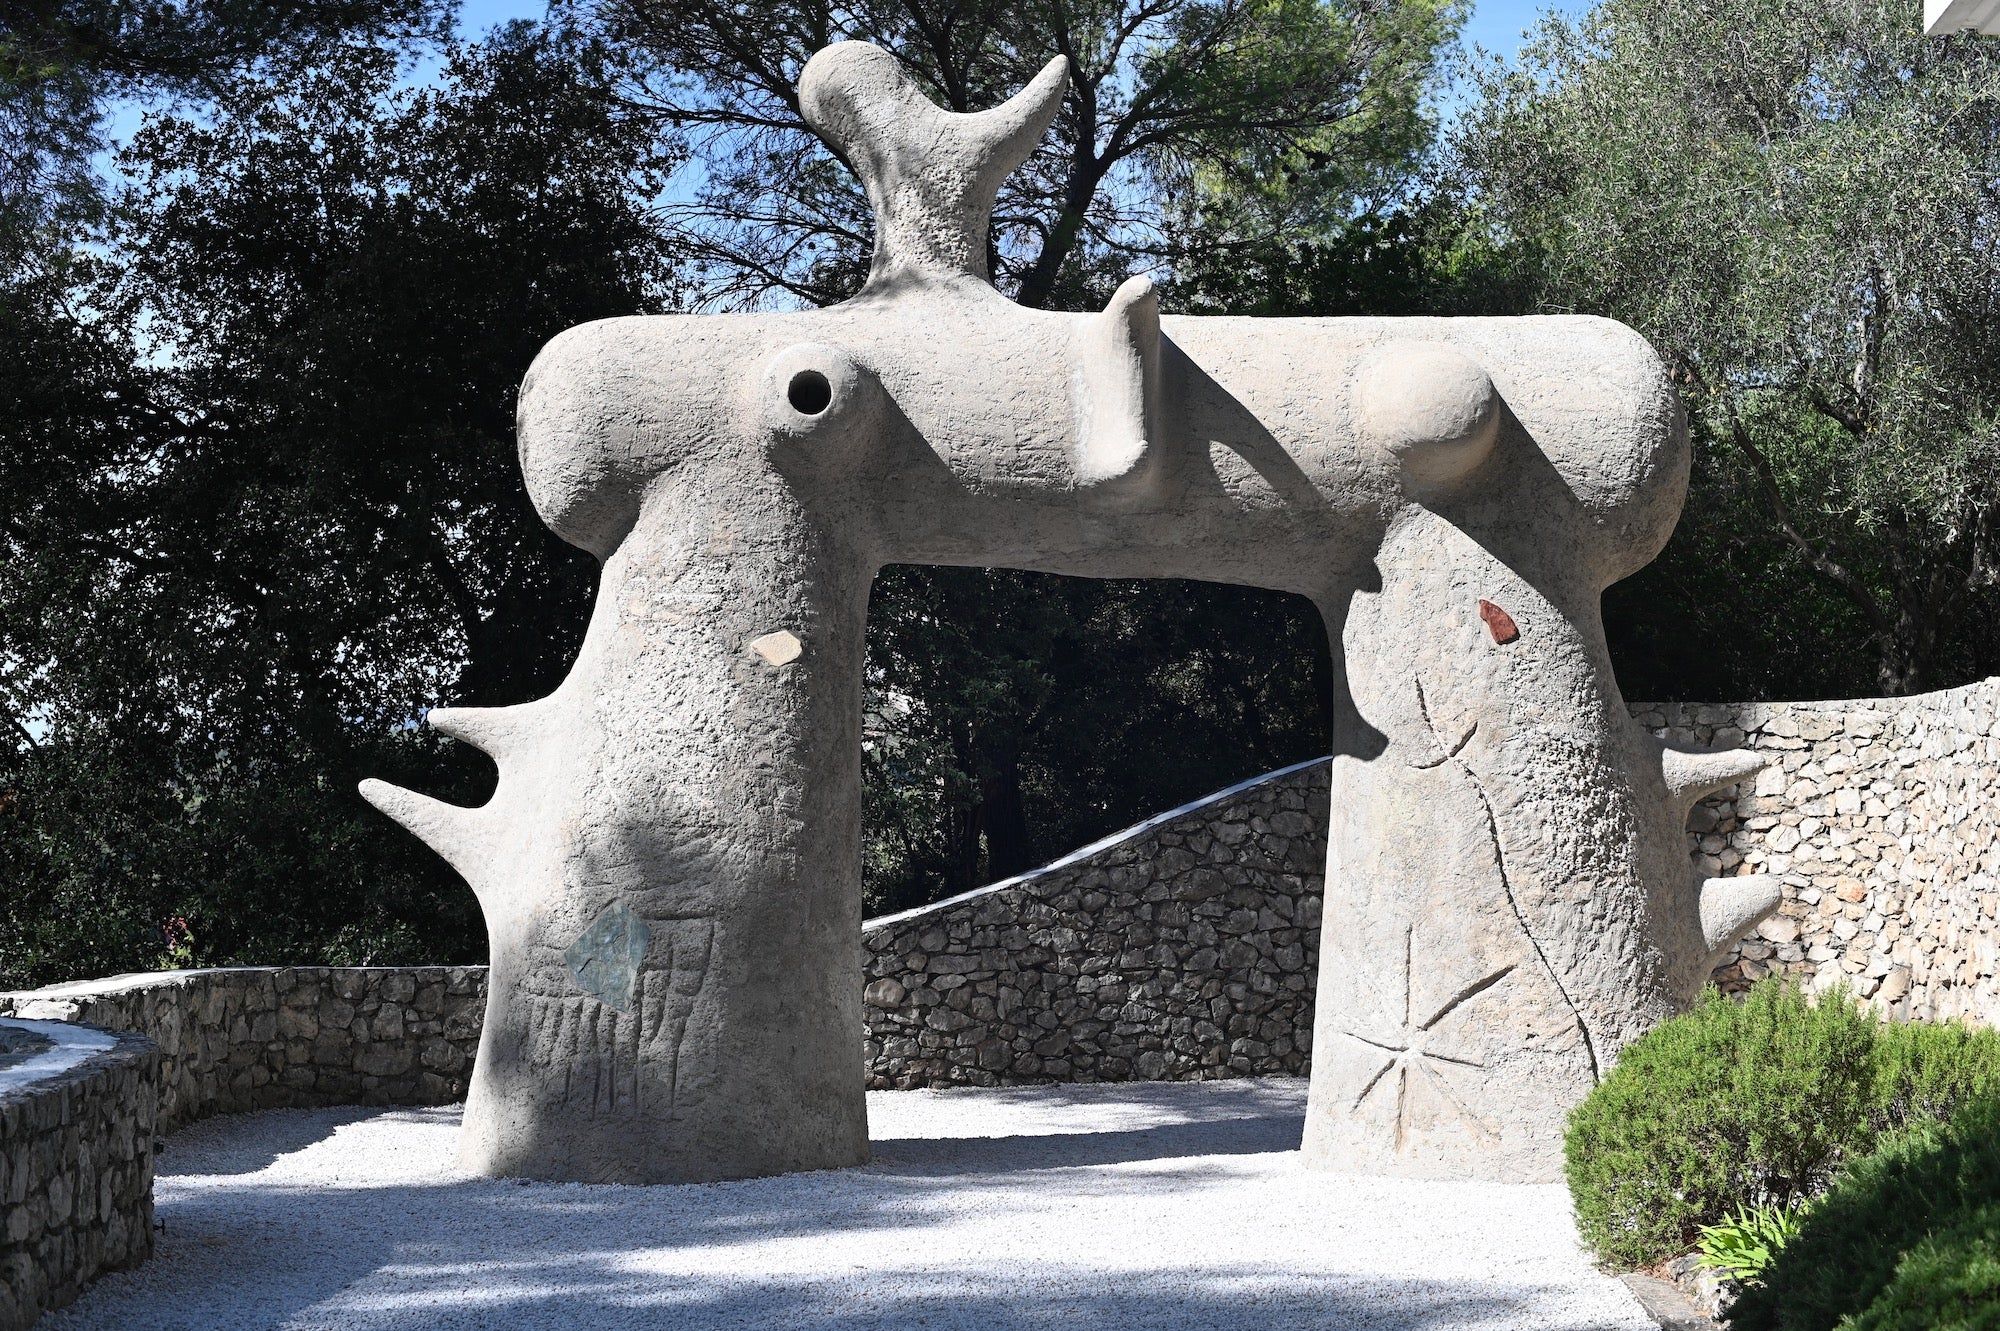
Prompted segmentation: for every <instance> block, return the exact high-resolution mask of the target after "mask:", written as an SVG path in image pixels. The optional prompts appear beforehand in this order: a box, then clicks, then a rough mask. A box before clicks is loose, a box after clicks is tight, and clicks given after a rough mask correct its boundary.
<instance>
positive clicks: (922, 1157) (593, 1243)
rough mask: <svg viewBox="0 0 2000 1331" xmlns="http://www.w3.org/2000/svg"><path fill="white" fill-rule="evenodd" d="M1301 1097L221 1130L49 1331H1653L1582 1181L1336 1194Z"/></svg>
mask: <svg viewBox="0 0 2000 1331" xmlns="http://www.w3.org/2000/svg"><path fill="white" fill-rule="evenodd" d="M1304 1102H1305V1084H1304V1083H1303V1082H1301V1081H1295V1080H1291V1079H1281V1078H1272V1079H1262V1080H1254V1081H1230V1082H1204V1083H1191V1084H1189V1083H1183V1084H1140V1085H1119V1086H1077V1087H1034V1088H1026V1089H1015V1090H1000V1091H952V1092H945V1093H929V1092H905V1093H900V1094H897V1093H888V1094H877V1095H870V1096H869V1097H868V1111H869V1115H870V1123H871V1126H872V1127H873V1130H874V1138H875V1162H874V1163H873V1164H872V1165H869V1166H868V1167H867V1168H864V1169H854V1170H844V1171H838V1172H831V1173H822V1174H797V1175H792V1176H790V1177H787V1178H776V1179H760V1180H755V1181H752V1182H747V1183H731V1184H712V1185H691V1186H686V1187H665V1188H621V1187H588V1186H576V1185H553V1184H521V1183H505V1182H492V1181H488V1180H483V1179H468V1178H466V1177H465V1176H464V1175H462V1174H461V1173H460V1172H459V1171H458V1170H457V1168H456V1165H455V1164H454V1161H453V1153H452V1148H453V1134H454V1132H455V1131H456V1129H457V1126H458V1111H457V1110H456V1109H425V1110H411V1109H396V1110H381V1109H335V1110H310V1111H309V1110H289V1111H278V1112H272V1113H263V1114H249V1115H243V1116H240V1117H233V1118H220V1119H212V1120H210V1121H209V1122H206V1123H203V1124H199V1125H197V1126H195V1127H193V1128H190V1129H188V1130H186V1131H184V1132H181V1133H178V1134H176V1135H175V1136H174V1137H173V1138H172V1139H171V1140H170V1141H169V1142H168V1144H167V1149H166V1151H165V1152H164V1153H163V1154H162V1155H161V1157H160V1176H159V1184H158V1198H159V1214H160V1217H161V1218H162V1219H164V1220H165V1221H166V1223H167V1229H166V1233H165V1234H164V1235H162V1236H161V1239H160V1244H159V1252H158V1255H157V1256H156V1257H155V1258H154V1259H153V1261H151V1262H150V1263H148V1264H147V1265H146V1266H144V1267H142V1268H140V1269H139V1270H137V1271H132V1272H125V1273H122V1274H119V1275H115V1276H110V1277H107V1278H106V1279H105V1280H103V1281H101V1282H100V1283H99V1284H98V1285H97V1286H96V1287H95V1288H94V1289H92V1290H91V1291H90V1292H89V1293H88V1294H86V1295H85V1297H84V1298H83V1300H82V1301H81V1302H79V1303H77V1304H75V1305H74V1306H72V1307H71V1308H69V1309H67V1310H65V1311H63V1312H61V1313H58V1314H55V1315H53V1316H51V1317H49V1318H48V1319H47V1320H46V1321H44V1322H43V1323H42V1324H41V1327H42V1331H82V1329H83V1328H106V1329H107V1331H110V1329H113V1328H115V1329H116V1331H149V1329H150V1328H168V1327H173V1328H182V1327H185V1328H199V1329H200V1331H210V1329H211V1328H216V1329H220V1328H247V1327H257V1328H264V1327H286V1328H307V1327H314V1328H318V1327H327V1328H342V1331H348V1329H350V1328H360V1329H362V1331H366V1329H369V1328H390V1327H395V1328H411V1329H412V1331H443V1329H445V1328H460V1327H465V1328H472V1327H477V1328H515V1327H560V1328H595V1327H642V1326H643V1327H667V1328H675V1331H694V1329H695V1328H708V1327H773V1328H779V1327H782V1328H786V1329H787V1331H792V1329H793V1328H799V1329H808V1331H833V1329H835V1328H838V1329H839V1331H859V1328H905V1327H909V1328H916V1327H921V1328H925V1329H926V1331H959V1329H961V1328H963V1329H964V1331H974V1329H975V1328H976V1329H977V1331H1017V1329H1023V1328H1030V1327H1033V1328H1062V1329H1063V1331H1090V1329H1091V1328H1096V1327H1115V1328H1118V1331H1139V1329H1141V1328H1145V1329H1154V1328H1157V1329H1158V1331H1205V1329H1208V1328H1218V1329H1219V1328H1244V1329H1245V1331H1251V1329H1252V1328H1254V1329H1255V1331H1305V1329H1306V1328H1314V1329H1315V1331H1345V1329H1346V1328H1362V1327H1368V1328H1393V1329H1395V1331H1415V1328H1420V1327H1421V1328H1426V1329H1430V1328H1447V1327H1450V1328H1473V1327H1478V1328H1490V1329H1491V1331H1502V1329H1503V1328H1504V1329H1506V1331H1555V1329H1556V1328H1562V1329H1563V1331H1627V1328H1629V1329H1630V1331H1652V1328H1653V1325H1654V1324H1653V1322H1652V1320H1651V1319H1650V1318H1648V1317H1647V1316H1646V1315H1645V1314H1644V1313H1643V1312H1642V1311H1641V1310H1640V1308H1639V1306H1638V1304H1637V1303H1636V1302H1635V1301H1634V1300H1633V1298H1632V1296H1631V1295H1630V1294H1628V1293H1627V1292H1626V1290H1625V1288H1624V1287H1623V1286H1622V1285H1620V1284H1619V1283H1618V1282H1617V1281H1615V1280H1612V1279H1611V1278H1609V1277H1607V1276H1605V1275H1602V1274H1600V1273H1598V1272H1596V1271H1594V1270H1593V1269H1592V1268H1591V1266H1590V1264H1589V1262H1588V1261H1587V1260H1586V1259H1585V1258H1584V1256H1583V1255H1582V1253H1581V1252H1580V1251H1579V1250H1578V1248H1577V1244H1576V1237H1575V1230H1574V1227H1573V1226H1572V1224H1571V1220H1570V1214H1569V1207H1568V1203H1567V1201H1566V1199H1565V1197H1564V1194H1563V1191H1562V1189H1560V1188H1558V1187H1504V1186H1499V1185H1493V1184H1440V1183H1412V1182H1404V1181H1395V1180H1387V1179H1356V1178H1343V1177H1338V1176H1332V1175H1325V1174H1306V1173H1302V1172H1300V1171H1299V1170H1298V1169H1297V1168H1296V1167H1295V1162H1294V1159H1293V1157H1292V1155H1291V1154H1290V1152H1291V1149H1292V1148H1293V1147H1294V1146H1295V1145H1296V1144H1297V1142H1298V1135H1299V1125H1300V1120H1301V1115H1302V1111H1303V1109H1304Z"/></svg>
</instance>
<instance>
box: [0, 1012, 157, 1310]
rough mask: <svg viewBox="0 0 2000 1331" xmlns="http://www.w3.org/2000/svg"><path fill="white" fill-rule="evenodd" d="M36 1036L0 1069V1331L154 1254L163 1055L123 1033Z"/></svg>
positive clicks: (78, 1031)
mask: <svg viewBox="0 0 2000 1331" xmlns="http://www.w3.org/2000/svg"><path fill="white" fill-rule="evenodd" d="M9 1029H15V1030H18V1029H19V1028H18V1027H10V1028H9ZM43 1034H45V1035H46V1036H49V1037H53V1038H44V1039H37V1040H36V1041H35V1042H34V1047H32V1048H30V1049H29V1050H27V1051H26V1054H25V1056H24V1057H22V1058H19V1059H17V1060H13V1061H10V1062H9V1064H8V1065H7V1066H6V1067H4V1068H0V1331H23V1329H24V1328H26V1327H28V1326H29V1325H31V1324H32V1323H33V1322H34V1321H35V1319H36V1318H38V1317H39V1316H41V1314H42V1313H43V1312H45V1311H47V1310H49V1309H51V1308H60V1307H62V1306H63V1305H64V1304H66V1303H69V1302H71V1301H72V1300H74V1299H75V1298H76V1296H77V1295H78V1294H80V1293H82V1291H83V1287H84V1286H85V1285H86V1284H87V1283H89V1281H90V1280H91V1279H93V1278H94V1277H95V1276H97V1275H98V1274H100V1273H101V1272H104V1271H115V1270H117V1269H119V1268H121V1267H126V1266H132V1265H134V1264H136V1263H138V1262H142V1261H144V1260H145V1259H146V1257H147V1256H149V1255H150V1254H151V1253H152V1250H153V1138H154V1133H155V1131H156V1123H155V1117H154V1116H155V1113H156V1108H157V1102H156V1095H157V1090H158V1085H159V1074H160V1056H159V1051H158V1050H157V1049H156V1048H155V1047H154V1046H153V1044H152V1042H151V1041H149V1040H147V1039H146V1038H145V1037H144V1036H140V1035H133V1034H129V1033H128V1034H111V1033H109V1032H104V1031H95V1030H91V1029H88V1028H75V1029H63V1028H57V1029H55V1030H50V1031H45V1032H44V1033H43Z"/></svg>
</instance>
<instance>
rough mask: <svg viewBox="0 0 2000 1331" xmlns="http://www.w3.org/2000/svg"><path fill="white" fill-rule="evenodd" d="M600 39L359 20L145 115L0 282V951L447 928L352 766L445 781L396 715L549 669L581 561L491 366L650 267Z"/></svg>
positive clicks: (655, 246) (329, 942)
mask: <svg viewBox="0 0 2000 1331" xmlns="http://www.w3.org/2000/svg"><path fill="white" fill-rule="evenodd" d="M607 88H608V84H607V78H606V75H605V72H604V69H603V64H602V52H601V51H599V50H597V49H596V48H594V47H593V46H591V45H590V44H588V43H586V42H581V41H577V40H574V39H568V38H562V37H559V36H556V35H552V34H550V33H548V32H544V31H538V30H535V29H532V28H527V27H520V28H515V29H512V30H510V31H508V32H506V33H503V34H500V35H498V36H496V37H495V38H494V39H493V40H492V41H490V42H489V43H487V44H485V45H483V46H475V47H463V48H458V49H455V50H453V51H452V52H450V53H449V55H448V64H447V67H446V70H445V72H444V74H443V76H442V77H441V80H440V81H439V83H438V84H437V85H436V86H435V87H432V88H408V87H402V86H400V82H399V66H398V60H397V53H396V52H395V51H394V50H391V49H387V48H384V47H382V46H381V45H379V44H377V43H373V42H366V43H353V44H349V45H345V46H343V47H341V48H338V49H336V50H333V51H330V52H326V51H322V52H318V53H315V54H314V56H313V57H312V58H311V59H309V60H300V61H297V62H294V63H291V64H289V65H287V66H286V67H284V68H283V69H282V71H280V72H279V74H278V76H275V77H262V76H258V75H255V74H253V75H249V76H245V77H242V78H239V79H238V80H237V81H235V82H233V83H231V84H229V85H228V86H226V87H224V88H222V89H220V90H219V91H218V92H217V93H216V95H215V96H214V97H213V99H212V100H210V101H209V102H207V103H206V104H205V105H204V108H203V114H202V115H200V116H199V117H160V118H156V119H154V120H153V121H152V122H151V123H150V124H149V125H148V127H147V128H146V129H145V130H144V131H143V132H141V133H140V134H139V135H138V136H137V138H136V140H135V142H134V143H133V144H132V146H131V148H130V150H129V151H128V152H127V154H126V155H125V159H124V167H125V170H126V171H127V172H128V173H129V175H130V177H131V181H132V183H131V184H130V186H129V187H128V188H127V189H126V190H124V191H123V193H122V194H121V196H120V197H119V198H118V199H117V201H116V203H117V206H116V208H115V210H114V212H113V214H112V215H111V217H110V219H109V220H108V221H107V223H106V225H105V227H104V228H103V230H102V231H101V233H100V234H99V235H98V236H97V238H96V240H95V243H94V244H93V246H92V247H91V248H90V249H89V250H78V249H69V250H53V249H51V250H47V251H45V252H44V258H45V261H44V262H43V263H41V264H39V265H36V266H27V265H24V266H23V267H22V268H21V269H19V270H17V271H16V272H14V273H13V274H11V275H10V280H9V282H8V285H7V287H6V289H5V292H4V301H0V312H4V315H0V317H4V318H5V319H6V320H7V323H8V330H7V331H8V333H9V335H10V343H11V346H12V347H13V348H14V349H15V350H14V354H13V355H11V356H10V357H9V358H8V361H7V363H6V364H5V365H4V366H0V494H5V495H6V496H7V504H6V510H5V512H4V513H0V558H4V559H5V561H6V565H7V568H8V576H7V577H6V578H5V579H0V708H4V711H5V713H6V715H7V717H8V718H9V720H10V723H11V725H12V728H13V730H14V736H15V740H16V743H15V744H14V745H13V746H11V747H8V748H0V789H4V791H5V796H4V799H0V821H4V827H0V878H4V879H5V880H6V881H7V882H8V884H9V889H10V890H9V892H8V893H7V894H6V897H5V901H6V904H5V906H4V907H0V910H4V911H5V912H6V913H7V915H8V916H10V917H11V918H7V919H6V920H5V921H4V925H5V927H4V928H0V978H5V979H20V978H23V977H27V976H51V975H57V974H63V973H69V974H85V973H92V972H95V971H101V970H103V969H106V968H109V967H113V966H118V965H125V966H131V965H145V964H149V963H150V962H151V961H152V960H153V958H154V957H155V956H156V955H157V954H158V951H159V949H160V943H161V940H160V935H159V929H160V927H161V925H162V923H163V922H164V921H167V920H169V919H173V918H176V917H179V918H184V919H185V920H187V921H188V923H189V926H190V927H191V928H192V930H193V935H194V939H195V942H196V949H195V950H196V953H197V955H199V956H200V957H202V958H203V959H204V960H211V961H219V960H253V961H264V962H272V961H284V960H297V959H312V958H320V959H340V960H350V961H355V960H364V959H370V958H386V957H399V958H404V959H414V958H417V957H425V958H428V959H431V960H436V959H439V958H440V953H449V954H451V955H454V956H460V957H463V956H465V955H467V954H468V953H469V952H470V951H471V950H472V948H473V947H474V946H476V940H477V937H478V931H477V925H476V923H475V920H476V915H475V913H474V910H473V907H472V904H471V900H470V896H469V894H467V893H466V892H465V891H464V889H463V887H462V885H459V884H457V883H456V881H455V880H453V879H451V877H450V875H449V873H448V871H446V870H445V869H444V868H443V866H442V865H441V864H438V863H436V862H435V860H434V857H432V856H430V855H429V854H428V853H427V852H424V851H423V850H422V849H421V848H420V847H418V846H417V845H416V844H415V843H414V842H411V841H409V840H408V839H407V838H404V837H401V836H399V835H396V834H394V833H393V831H392V830H391V829H388V828H386V827H385V826H384V825H383V824H382V823H381V822H380V821H379V819H377V818H376V816H375V815H373V814H372V813H371V812H369V811H368V810H366V809H365V808H364V807H363V806H362V805H361V804H360V803H359V801H358V800H357V799H356V798H355V797H354V795H353V793H352V792H353V788H354V782H355V780H356V779H357V778H358V777H359V776H361V775H363V774H366V773H371V772H372V773H380V774H388V775H397V776H400V777H402V778H404V779H412V780H415V781H417V782H418V783H420V784H427V785H432V786H442V787H445V788H448V789H449V788H456V789H457V790H458V791H459V792H460V793H461V794H464V795H467V796H470V797H471V798H473V799H474V800H477V799H478V798H479V794H478V789H477V788H478V786H479V784H480V782H481V781H482V780H490V777H485V776H483V775H482V774H481V773H480V771H479V770H478V768H477V766H476V765H474V764H472V763H471V762H470V761H469V760H467V759H465V758H464V757H462V756H460V755H448V754H445V753H443V752H441V750H440V746H439V745H437V744H436V743H435V742H434V741H432V740H430V739H428V738H426V737H425V736H423V735H421V734H419V733H416V732H414V731H413V730H412V729H411V727H412V726H413V724H414V722H415V720H416V718H418V717H419V716H420V715H421V712H422V710H423V708H424V707H425V706H426V705H428V704H430V703H433V702H436V701H439V700H441V699H445V698H450V699H454V700H464V701H467V702H473V703H479V702H492V701H500V700H505V701H515V700H518V698H519V697H520V696H522V695H523V694H524V693H526V692H528V691H537V692H538V691H545V690H546V689H547V688H548V687H550V686H551V685H553V683H554V682H555V681H556V680H557V679H558V678H560V675H561V673H562V671H563V669H564V668H565V667H566V666H567V663H568V658H569V656H570V654H571V652H572V651H573V649H574V645H575V643H576V641H577V639H578V637H579V636H580V635H579V630H580V627H581V622H582V619H583V615H584V612H585V610H586V608H587V605H588V600H589V596H590V590H591V585H592V583H593V581H594V569H593V568H592V566H591V564H590V561H589V560H588V559H587V558H586V557H585V556H582V555H581V554H579V553H577V552H575V551H571V550H569V549H568V548H567V547H564V546H562V545H561V544H560V543H559V542H557V541H556V539H555V538H554V537H553V536H552V535H550V534H549V533H548V532H547V531H546V530H545V529H544V528H543V527H542V526H541V524H540V523H539V522H538V521H537V520H536V518H535V516H534V513H533V510H532V508H531V507H530V505H529V504H528V502H527V498H526V495H525V494H524V492H523V490H522V487H521V482H520V478H519V472H518V468H517V466H516V462H515V458H514V447H513V422H512V412H513V394H514V389H515V385H516V384H517V383H518V381H519V378H520V375H521V372H522V370H523V369H524V368H525V367H526V365H527V363H528V361H529V360H530V359H531V358H532V356H533V354H534V352H535V351H536V349H537V348H538V347H539V346H540V345H541V343H542V342H543V341H545V340H546V339H547V338H549V337H551V336H553V335H554V334H555V333H556V332H558V331H560V330H561V329H563V328H565V327H567V326H569V325H571V324H574V323H577V322H580V321H582V320H585V319H589V318H593V317H598V316H601V315H607V314H614V313H618V314H622V313H628V312H631V311H632V310H635V309H644V308H648V307H657V306H658V305H660V304H662V303H665V302H667V301H669V300H671V299H672V293H671V292H670V291H667V290H665V289H663V288H662V286H661V281H660V275H661V274H662V273H663V272H670V271H671V264H670V262H669V259H668V254H667V250H666V247H665V244H664V241H663V239H662V237H661V236H660V235H659V233H658V232H657V231H656V230H655V228H654V227H653V226H652V224H651V221H650V218H649V217H648V215H647V213H646V211H645V208H644V200H645V199H646V198H647V197H649V196H650V195H651V194H652V193H653V192H655V191H656V190H657V189H658V187H659V185H660V182H661V179H662V177H663V174H664V172H665V171H666V170H667V169H668V168H669V167H670V166H671V165H672V163H671V160H670V159H668V158H666V157H663V155H662V151H661V148H660V147H659V146H658V145H657V144H656V143H655V141H654V136H653V134H652V132H651V131H650V130H649V129H646V128H644V127H641V126H637V125H634V124H631V123H630V122H628V121H626V120H624V119H623V118H621V117H619V116H617V115H616V114H615V113H614V111H615V108H614V106H613V104H612V101H611V99H610V97H609V95H608V91H607Z"/></svg>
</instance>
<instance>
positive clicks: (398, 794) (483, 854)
mask: <svg viewBox="0 0 2000 1331" xmlns="http://www.w3.org/2000/svg"><path fill="white" fill-rule="evenodd" d="M361 798H362V799H365V800H367V801H368V802H369V803H370V804H372V805H374V806H375V807H376V808H378V809H380V810H381V811H382V812H383V813H386V814H388V815H389V816H390V817H391V818H394V819H395V820H396V821H397V822H399V823H401V824H402V825H403V827H404V828H405V829H406V830H408V832H409V833H410V835H412V836H414V837H415V838H416V839H417V840H419V841H421V842H423V843H424V844H425V845H426V846H429V847H430V848H431V849H432V850H434V851H436V852H437V853H438V854H439V855H441V856H443V857H444V859H445V862H446V863H448V864H450V865H451V867H452V868H454V869H456V870H458V875H459V877H461V878H463V879H465V880H466V881H467V882H468V883H472V884H473V886H474V890H475V891H476V890H477V888H478V884H477V882H476V880H475V879H474V877H473V875H474V874H475V873H476V872H477V871H478V870H480V869H482V868H484V867H485V864H486V859H487V854H488V851H489V849H490V848H489V847H488V845H487V843H486V842H487V839H486V835H485V828H484V827H483V825H482V819H481V818H480V816H479V810H477V809H468V808H465V807H464V806H463V805H458V804H447V803H445V802H444V801H443V800H436V799H432V798H431V797H430V796H429V795H420V794H418V793H417V792H416V791H414V790H405V789H404V788H403V787H401V786H392V785H390V784H389V783H388V782H387V781H377V780H375V779H374V778H372V777H371V778H369V779H368V780H366V781H363V782H362V783H361Z"/></svg>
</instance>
